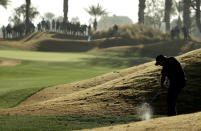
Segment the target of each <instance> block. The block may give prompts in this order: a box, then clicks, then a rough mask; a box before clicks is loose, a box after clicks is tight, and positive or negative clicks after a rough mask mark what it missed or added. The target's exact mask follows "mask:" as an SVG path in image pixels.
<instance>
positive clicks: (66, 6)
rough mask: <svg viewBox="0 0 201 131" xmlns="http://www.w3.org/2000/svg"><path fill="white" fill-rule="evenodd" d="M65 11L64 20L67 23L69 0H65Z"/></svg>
mask: <svg viewBox="0 0 201 131" xmlns="http://www.w3.org/2000/svg"><path fill="white" fill-rule="evenodd" d="M63 12H64V19H63V22H64V23H66V22H67V21H68V0H64V6H63Z"/></svg>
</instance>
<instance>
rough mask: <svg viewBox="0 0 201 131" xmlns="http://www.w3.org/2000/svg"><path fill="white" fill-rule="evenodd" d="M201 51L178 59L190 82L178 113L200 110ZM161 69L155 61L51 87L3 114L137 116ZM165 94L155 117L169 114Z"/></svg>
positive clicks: (155, 86)
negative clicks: (155, 64) (156, 65)
mask: <svg viewBox="0 0 201 131" xmlns="http://www.w3.org/2000/svg"><path fill="white" fill-rule="evenodd" d="M200 52H201V49H198V50H195V51H192V52H189V53H187V54H184V55H181V56H179V57H177V58H178V59H179V60H180V61H181V63H182V65H183V67H184V70H185V72H186V74H187V78H188V83H187V86H186V87H185V89H184V90H183V92H182V93H181V95H180V98H179V105H178V107H179V108H178V112H179V113H180V114H181V113H191V112H195V111H200V110H201V106H200V104H199V102H200V100H201V97H200V92H201V88H200V87H201V85H200V80H201V79H200V78H201V77H200V74H201V69H200V67H201V53H200ZM159 70H160V68H159V67H155V66H154V62H150V63H145V64H143V65H139V66H136V67H131V68H128V69H124V70H121V71H115V72H111V73H109V74H105V75H102V76H98V77H95V78H92V79H89V80H85V81H80V82H75V83H71V84H67V85H60V86H55V87H50V88H46V89H44V90H42V91H41V92H38V93H37V94H35V95H33V96H31V97H30V98H28V99H27V100H26V101H24V102H23V103H21V104H20V105H19V106H17V107H14V108H11V109H6V110H1V111H0V113H3V114H4V113H6V114H7V113H9V114H32V115H33V114H35V115H62V114H86V115H107V114H110V115H111V114H113V115H121V114H136V111H137V109H138V106H139V105H140V104H142V103H143V102H150V101H151V100H152V98H153V96H154V95H155V94H156V92H157V91H158V89H159V77H160V73H159ZM165 96H166V94H162V95H161V96H159V97H158V98H157V99H156V100H155V101H154V102H153V103H152V107H153V109H154V114H166V98H165Z"/></svg>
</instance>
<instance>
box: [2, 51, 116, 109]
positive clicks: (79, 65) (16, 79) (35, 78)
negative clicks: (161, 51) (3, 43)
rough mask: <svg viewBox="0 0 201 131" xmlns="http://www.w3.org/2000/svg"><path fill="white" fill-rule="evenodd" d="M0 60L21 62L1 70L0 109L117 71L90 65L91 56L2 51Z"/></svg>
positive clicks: (108, 67) (113, 68)
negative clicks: (49, 89) (46, 90)
mask: <svg viewBox="0 0 201 131" xmlns="http://www.w3.org/2000/svg"><path fill="white" fill-rule="evenodd" d="M0 57H2V58H4V59H5V58H7V59H18V60H22V62H21V64H20V65H18V66H15V67H0V72H1V75H0V98H1V99H0V108H9V107H13V106H16V105H17V104H19V103H20V102H21V101H23V100H24V99H26V98H27V97H29V96H30V95H32V94H34V93H36V92H38V91H39V90H41V89H43V88H47V87H50V86H54V85H59V84H66V83H70V82H74V81H80V80H84V79H89V78H92V77H95V76H97V75H101V74H104V73H106V72H111V71H114V70H116V69H120V67H113V66H102V65H98V64H95V66H94V64H91V63H89V62H88V60H87V59H89V58H92V57H94V56H92V55H86V54H81V53H44V52H31V51H16V50H1V51H0Z"/></svg>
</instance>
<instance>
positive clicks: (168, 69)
mask: <svg viewBox="0 0 201 131" xmlns="http://www.w3.org/2000/svg"><path fill="white" fill-rule="evenodd" d="M155 65H160V66H162V67H163V68H162V71H161V75H162V76H161V87H162V88H164V84H165V83H166V82H167V81H168V80H169V88H168V96H167V104H168V116H174V115H177V111H176V101H177V97H178V95H179V93H180V92H181V90H182V88H184V86H185V84H186V77H185V73H184V71H183V69H182V66H181V64H180V63H179V62H178V61H177V60H176V59H175V58H174V57H165V56H163V55H159V56H157V57H156V64H155Z"/></svg>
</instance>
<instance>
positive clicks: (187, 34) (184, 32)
mask: <svg viewBox="0 0 201 131" xmlns="http://www.w3.org/2000/svg"><path fill="white" fill-rule="evenodd" d="M182 31H183V34H184V40H188V39H190V36H189V29H188V28H187V27H186V26H184V27H183V28H182Z"/></svg>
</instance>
